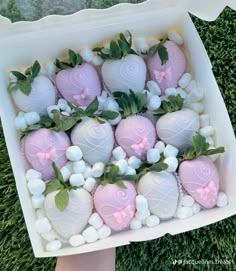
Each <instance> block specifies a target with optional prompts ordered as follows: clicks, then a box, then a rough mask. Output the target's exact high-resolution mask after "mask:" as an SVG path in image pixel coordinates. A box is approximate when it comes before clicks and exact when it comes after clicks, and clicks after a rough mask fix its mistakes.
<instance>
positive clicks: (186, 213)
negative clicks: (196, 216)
mask: <svg viewBox="0 0 236 271" xmlns="http://www.w3.org/2000/svg"><path fill="white" fill-rule="evenodd" d="M192 215H193V211H192V208H191V207H179V208H178V210H177V213H176V216H177V217H178V218H179V219H185V218H188V217H191V216H192Z"/></svg>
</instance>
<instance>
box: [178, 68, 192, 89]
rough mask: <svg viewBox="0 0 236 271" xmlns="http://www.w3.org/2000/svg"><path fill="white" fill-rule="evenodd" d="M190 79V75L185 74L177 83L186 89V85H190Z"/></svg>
mask: <svg viewBox="0 0 236 271" xmlns="http://www.w3.org/2000/svg"><path fill="white" fill-rule="evenodd" d="M191 78H192V76H191V74H190V73H187V72H186V73H185V74H184V75H183V76H182V77H181V78H180V79H179V82H178V84H179V86H180V87H181V88H186V87H187V85H188V84H189V83H190V81H191Z"/></svg>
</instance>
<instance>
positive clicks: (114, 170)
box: [109, 165, 119, 181]
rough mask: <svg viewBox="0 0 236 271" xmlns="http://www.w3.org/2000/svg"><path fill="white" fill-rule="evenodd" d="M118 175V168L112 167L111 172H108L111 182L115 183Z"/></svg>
mask: <svg viewBox="0 0 236 271" xmlns="http://www.w3.org/2000/svg"><path fill="white" fill-rule="evenodd" d="M118 175H119V167H118V166H115V165H112V166H111V170H110V172H109V177H110V178H111V180H112V181H115V179H116V178H117V176H118Z"/></svg>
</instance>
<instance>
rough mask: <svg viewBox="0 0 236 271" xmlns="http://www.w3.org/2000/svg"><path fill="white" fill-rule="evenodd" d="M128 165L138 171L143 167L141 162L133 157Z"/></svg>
mask: <svg viewBox="0 0 236 271" xmlns="http://www.w3.org/2000/svg"><path fill="white" fill-rule="evenodd" d="M128 165H129V166H130V167H132V168H134V169H138V168H139V167H140V165H141V160H140V159H139V158H137V157H136V156H131V157H130V158H129V159H128Z"/></svg>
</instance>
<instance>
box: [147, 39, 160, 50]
mask: <svg viewBox="0 0 236 271" xmlns="http://www.w3.org/2000/svg"><path fill="white" fill-rule="evenodd" d="M160 42H161V41H160V40H159V39H157V38H153V37H152V38H150V39H149V40H148V44H149V47H150V48H151V47H152V46H154V45H158V44H159V43H160Z"/></svg>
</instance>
